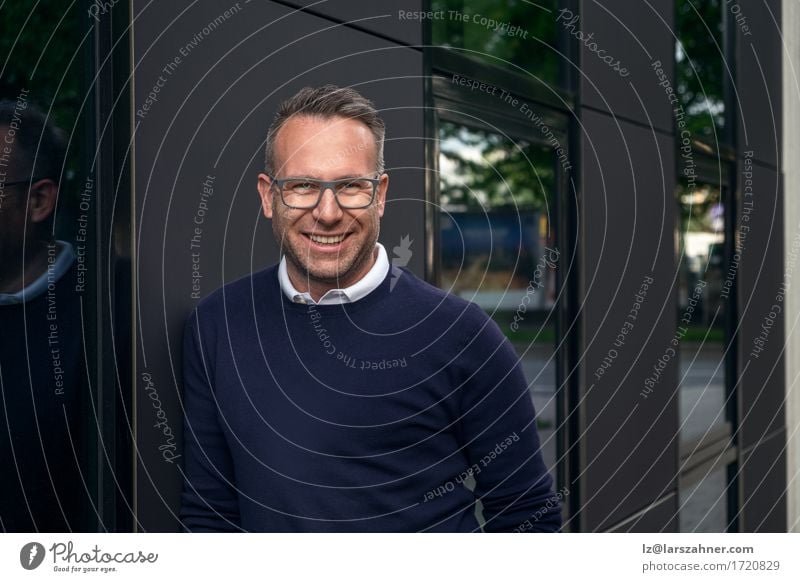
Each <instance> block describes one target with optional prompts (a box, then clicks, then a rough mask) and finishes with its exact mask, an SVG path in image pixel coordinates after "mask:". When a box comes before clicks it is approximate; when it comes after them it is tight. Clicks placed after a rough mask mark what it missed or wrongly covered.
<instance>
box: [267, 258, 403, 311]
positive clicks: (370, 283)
mask: <svg viewBox="0 0 800 582" xmlns="http://www.w3.org/2000/svg"><path fill="white" fill-rule="evenodd" d="M375 248H377V249H378V258H377V259H376V260H375V264H374V265H372V268H371V269H370V270H369V271H368V272H367V274H366V275H364V276H363V277H362V278H361V279H360V280H358V281H356V282H355V283H353V284H352V285H350V286H349V287H345V288H344V289H330V290H328V291H327V292H326V293H325V294H324V295H323V296H322V297H320V298H319V301H314V299H313V298H312V297H311V295H310V294H309V293H301V292H300V291H298V290H297V289H295V287H294V285H292V282H291V281H290V280H289V273H288V272H287V270H286V257H285V256H284V257H281V263H280V265H279V266H278V282H279V283H280V285H281V290H282V291H283V294H284V295H286V297H288V298H289V300H290V301H293V302H294V303H315V304H316V305H341V304H343V303H353V302H355V301H358V300H359V299H362V298H364V297H366V296H367V295H369V294H370V293H371V292H372V291H374V290H375V289H377V288H378V286H379V285H380V284H381V283H383V280H384V279H386V275H388V274H389V257H388V256H387V254H386V249H385V248H383V245H382V244H381V243H375Z"/></svg>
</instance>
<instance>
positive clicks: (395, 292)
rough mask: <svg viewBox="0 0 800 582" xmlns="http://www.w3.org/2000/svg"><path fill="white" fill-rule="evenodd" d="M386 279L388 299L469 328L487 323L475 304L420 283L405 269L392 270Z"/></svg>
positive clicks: (394, 268)
mask: <svg viewBox="0 0 800 582" xmlns="http://www.w3.org/2000/svg"><path fill="white" fill-rule="evenodd" d="M389 277H390V278H392V279H394V281H393V282H394V285H393V287H392V286H391V284H390V290H391V291H390V293H391V296H392V297H397V299H398V300H402V301H405V302H408V303H409V304H410V305H414V306H415V307H416V308H417V309H421V310H423V311H425V312H426V313H438V314H440V315H441V316H442V317H447V318H451V319H452V320H453V321H458V322H461V323H462V324H465V325H468V326H472V327H480V326H482V325H484V324H485V323H486V321H487V320H489V319H490V318H489V316H488V315H487V314H486V313H485V312H484V311H483V309H481V308H480V307H479V306H478V305H476V304H475V303H473V302H471V301H469V300H467V299H464V298H463V297H459V296H458V295H456V294H455V293H452V292H450V291H447V290H444V289H440V288H439V287H436V286H435V285H432V284H430V283H428V282H427V281H424V280H423V279H420V278H419V277H417V276H416V275H414V274H413V273H412V272H411V271H409V270H408V269H406V268H405V267H392V269H391V270H390V272H389Z"/></svg>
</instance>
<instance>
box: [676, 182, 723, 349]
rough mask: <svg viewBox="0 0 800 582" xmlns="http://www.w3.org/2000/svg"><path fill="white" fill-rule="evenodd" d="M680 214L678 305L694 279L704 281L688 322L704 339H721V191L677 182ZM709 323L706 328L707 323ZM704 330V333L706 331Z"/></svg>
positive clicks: (711, 186) (689, 289)
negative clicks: (700, 294) (690, 186)
mask: <svg viewBox="0 0 800 582" xmlns="http://www.w3.org/2000/svg"><path fill="white" fill-rule="evenodd" d="M678 201H679V208H680V216H681V230H680V242H681V249H680V250H681V257H682V259H681V272H680V295H679V306H680V308H681V310H683V309H684V308H685V307H686V305H687V302H688V300H689V295H691V293H692V290H693V289H694V287H695V285H696V284H697V282H698V281H701V280H702V281H704V282H705V283H706V285H705V288H704V289H703V301H702V303H701V304H700V306H699V309H697V310H696V311H695V312H694V317H693V320H692V325H693V326H695V332H696V333H695V334H694V335H698V334H699V337H701V338H703V337H705V339H706V341H716V342H721V341H722V328H723V324H724V319H723V317H722V312H720V313H718V314H717V316H716V319H715V318H714V314H715V313H716V312H717V308H719V307H721V305H722V303H721V302H722V298H721V296H720V293H721V291H722V283H723V281H724V278H725V274H726V271H725V270H726V264H725V261H724V242H725V228H724V227H725V219H724V216H725V209H724V206H723V200H722V191H721V190H720V188H719V187H718V186H713V185H709V184H696V185H695V186H694V187H693V188H689V187H688V186H687V185H686V184H685V183H681V184H680V185H679V186H678ZM709 325H711V326H713V329H712V330H711V331H710V332H709V330H708V329H707V328H708V326H709ZM707 333H708V335H706V334H707Z"/></svg>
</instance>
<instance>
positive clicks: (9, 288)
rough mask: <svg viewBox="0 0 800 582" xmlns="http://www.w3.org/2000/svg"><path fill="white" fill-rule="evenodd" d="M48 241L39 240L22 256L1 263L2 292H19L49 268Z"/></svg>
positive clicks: (0, 281)
mask: <svg viewBox="0 0 800 582" xmlns="http://www.w3.org/2000/svg"><path fill="white" fill-rule="evenodd" d="M47 244H48V243H47V242H45V241H39V242H36V243H34V244H32V245H31V246H30V248H28V249H26V251H25V253H24V255H25V260H24V261H23V260H22V259H23V258H22V257H14V259H16V260H14V259H12V260H3V261H2V265H0V293H17V292H19V291H22V290H23V289H24V288H25V287H27V286H28V285H30V284H31V283H33V282H34V281H36V279H38V278H39V277H41V276H42V274H43V273H44V272H45V271H46V270H47Z"/></svg>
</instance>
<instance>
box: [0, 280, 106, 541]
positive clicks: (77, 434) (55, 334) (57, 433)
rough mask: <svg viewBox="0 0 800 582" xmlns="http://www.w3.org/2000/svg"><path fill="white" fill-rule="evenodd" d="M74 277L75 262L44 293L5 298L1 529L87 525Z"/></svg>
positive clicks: (0, 334)
mask: <svg viewBox="0 0 800 582" xmlns="http://www.w3.org/2000/svg"><path fill="white" fill-rule="evenodd" d="M76 282H77V264H73V265H72V268H71V269H70V270H69V271H67V272H66V274H65V275H64V276H63V277H61V278H60V279H58V281H57V282H56V283H55V284H54V285H53V287H52V288H51V289H49V290H48V291H47V292H45V293H44V294H43V295H40V296H38V297H36V298H34V299H32V300H30V301H29V302H28V303H24V304H16V305H0V532H4V531H7V532H31V531H42V532H58V531H72V530H83V529H85V528H86V525H85V523H84V518H86V517H87V514H86V511H87V510H88V503H87V498H86V495H85V486H84V481H85V480H86V478H87V476H86V467H85V466H84V461H85V459H86V454H85V450H84V446H85V444H86V443H85V442H84V436H83V434H84V433H83V424H84V423H83V422H82V421H81V410H82V408H83V407H87V408H86V410H90V409H89V408H88V404H87V402H88V398H89V395H88V393H87V392H86V390H87V388H86V384H85V381H84V374H83V370H84V369H85V366H86V364H85V361H84V354H83V348H82V346H83V336H82V333H81V330H82V329H83V326H82V324H81V305H80V297H79V296H78V294H76V293H75V285H76ZM81 473H83V475H81Z"/></svg>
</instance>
